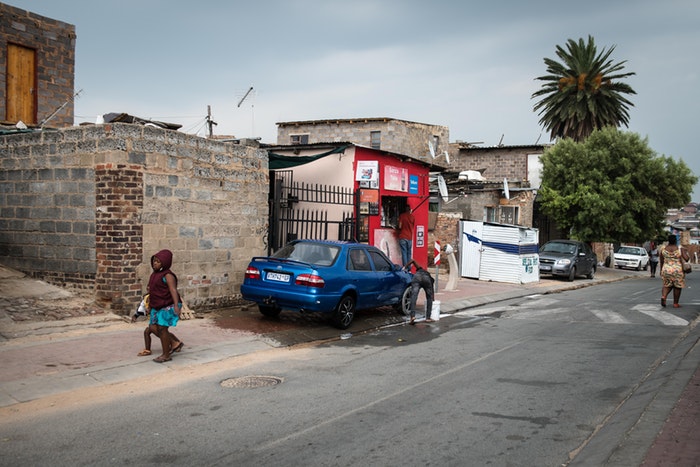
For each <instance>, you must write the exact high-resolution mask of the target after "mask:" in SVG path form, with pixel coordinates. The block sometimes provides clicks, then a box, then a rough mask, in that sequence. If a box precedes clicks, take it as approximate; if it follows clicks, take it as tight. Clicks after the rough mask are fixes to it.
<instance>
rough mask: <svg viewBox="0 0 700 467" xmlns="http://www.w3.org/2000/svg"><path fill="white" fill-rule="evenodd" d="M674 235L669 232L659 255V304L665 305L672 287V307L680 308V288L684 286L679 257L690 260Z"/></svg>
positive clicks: (683, 274) (683, 275)
mask: <svg viewBox="0 0 700 467" xmlns="http://www.w3.org/2000/svg"><path fill="white" fill-rule="evenodd" d="M677 243H678V242H677V240H676V236H675V235H673V234H671V235H669V236H668V245H666V246H665V247H664V248H663V249H662V250H661V254H660V255H659V265H660V266H661V280H662V281H663V286H662V288H661V306H666V297H667V296H668V294H669V292H671V289H673V307H674V308H680V306H681V305H680V304H679V301H680V298H681V289H683V288H684V287H685V273H684V272H683V264H682V263H681V257H682V258H683V259H684V260H685V261H690V256H688V252H687V251H685V250H683V248H681V247H679V246H678V244H677Z"/></svg>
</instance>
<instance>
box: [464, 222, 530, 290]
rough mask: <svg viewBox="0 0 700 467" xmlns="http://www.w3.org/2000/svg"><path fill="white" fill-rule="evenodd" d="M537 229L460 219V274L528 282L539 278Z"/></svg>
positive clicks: (497, 280)
mask: <svg viewBox="0 0 700 467" xmlns="http://www.w3.org/2000/svg"><path fill="white" fill-rule="evenodd" d="M538 238H539V234H538V231H537V229H533V228H529V227H521V226H517V225H506V224H494V223H490V222H481V221H470V220H461V221H460V222H459V241H460V249H459V252H460V275H461V276H462V277H469V278H472V279H479V280H489V281H495V282H509V283H514V284H525V283H529V282H537V281H539V280H540V268H539V254H538Z"/></svg>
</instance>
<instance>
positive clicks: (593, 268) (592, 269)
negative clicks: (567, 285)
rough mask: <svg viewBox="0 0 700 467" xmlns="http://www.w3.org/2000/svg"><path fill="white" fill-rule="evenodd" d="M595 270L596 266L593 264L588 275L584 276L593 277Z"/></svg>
mask: <svg viewBox="0 0 700 467" xmlns="http://www.w3.org/2000/svg"><path fill="white" fill-rule="evenodd" d="M595 270H596V267H595V266H593V267H592V268H591V272H589V273H588V275H587V276H586V278H588V279H593V278H594V277H595Z"/></svg>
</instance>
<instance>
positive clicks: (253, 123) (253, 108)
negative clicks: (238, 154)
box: [237, 86, 255, 137]
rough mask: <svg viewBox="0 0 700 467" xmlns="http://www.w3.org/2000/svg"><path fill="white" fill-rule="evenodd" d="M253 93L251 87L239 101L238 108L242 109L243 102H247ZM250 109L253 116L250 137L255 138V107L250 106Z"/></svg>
mask: <svg viewBox="0 0 700 467" xmlns="http://www.w3.org/2000/svg"><path fill="white" fill-rule="evenodd" d="M251 92H253V86H251V87H250V88H248V90H247V91H246V93H245V94H244V95H243V97H241V100H240V101H238V106H237V107H240V106H241V104H243V101H244V100H246V99H247V98H248V96H249V95H250V93H251ZM250 109H251V114H252V115H251V117H250V118H251V124H250V126H251V128H250V131H251V135H250V136H251V137H254V136H255V105H253V104H250Z"/></svg>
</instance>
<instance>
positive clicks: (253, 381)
mask: <svg viewBox="0 0 700 467" xmlns="http://www.w3.org/2000/svg"><path fill="white" fill-rule="evenodd" d="M281 382H282V378H277V377H276V376H240V377H238V378H228V379H225V380H223V381H222V382H221V387H224V388H243V389H255V388H263V387H266V386H276V385H278V384H280V383H281Z"/></svg>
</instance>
